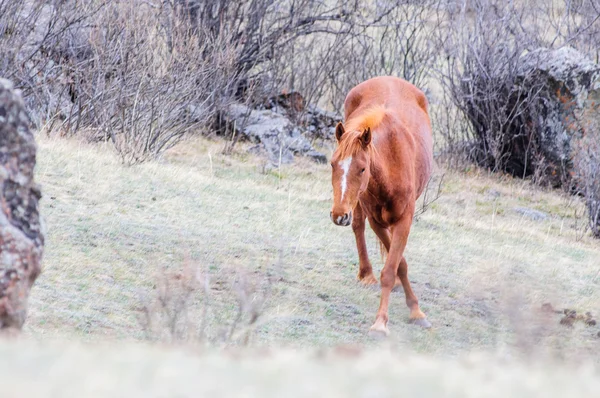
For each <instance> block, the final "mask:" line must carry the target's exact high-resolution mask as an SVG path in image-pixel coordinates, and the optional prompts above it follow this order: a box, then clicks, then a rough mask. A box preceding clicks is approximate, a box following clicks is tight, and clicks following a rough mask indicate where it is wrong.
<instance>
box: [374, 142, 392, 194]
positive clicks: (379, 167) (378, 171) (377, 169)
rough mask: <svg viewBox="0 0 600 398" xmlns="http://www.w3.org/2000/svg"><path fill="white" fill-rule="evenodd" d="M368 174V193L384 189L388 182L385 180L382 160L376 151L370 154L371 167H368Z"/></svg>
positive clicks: (385, 175)
mask: <svg viewBox="0 0 600 398" xmlns="http://www.w3.org/2000/svg"><path fill="white" fill-rule="evenodd" d="M370 169H371V170H370V173H371V175H370V176H369V191H372V193H373V192H378V191H381V190H382V189H385V187H386V183H387V181H388V178H387V174H388V173H387V170H386V168H385V167H384V164H383V159H381V157H380V156H379V154H378V153H377V150H374V151H373V152H372V153H371V165H370Z"/></svg>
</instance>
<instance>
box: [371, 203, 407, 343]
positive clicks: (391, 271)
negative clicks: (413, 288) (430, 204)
mask: <svg viewBox="0 0 600 398" xmlns="http://www.w3.org/2000/svg"><path fill="white" fill-rule="evenodd" d="M411 223H412V213H411V212H408V211H407V212H405V214H403V216H402V218H401V219H400V220H399V221H398V222H397V223H396V224H395V225H393V226H392V228H391V230H392V236H391V241H390V246H389V251H388V256H387V259H386V261H385V264H384V266H383V269H382V270H381V300H380V302H379V310H378V311H377V316H376V318H375V323H374V324H373V326H371V329H370V330H369V334H371V335H375V336H387V335H388V334H389V333H390V332H389V330H388V327H387V323H388V306H389V302H390V293H391V292H392V289H393V287H394V284H395V282H396V276H397V275H398V266H399V265H400V261H401V260H402V257H403V255H404V248H405V247H406V242H407V241H408V233H409V231H410V225H411Z"/></svg>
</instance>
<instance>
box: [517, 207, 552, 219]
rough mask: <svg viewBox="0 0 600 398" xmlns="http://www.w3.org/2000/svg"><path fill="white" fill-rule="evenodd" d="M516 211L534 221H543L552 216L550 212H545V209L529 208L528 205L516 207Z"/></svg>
mask: <svg viewBox="0 0 600 398" xmlns="http://www.w3.org/2000/svg"><path fill="white" fill-rule="evenodd" d="M514 211H515V212H516V213H518V214H520V215H522V216H524V217H527V218H529V219H531V220H534V221H543V220H547V219H548V218H550V215H549V214H548V213H544V212H543V211H539V210H534V209H529V208H527V207H515V208H514Z"/></svg>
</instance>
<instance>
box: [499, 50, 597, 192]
mask: <svg viewBox="0 0 600 398" xmlns="http://www.w3.org/2000/svg"><path fill="white" fill-rule="evenodd" d="M521 60H522V64H521V65H520V69H519V79H518V83H517V84H520V85H522V87H523V88H524V89H525V91H527V90H528V89H529V88H531V87H536V86H539V87H540V88H541V91H540V94H539V95H540V97H541V98H540V102H539V106H537V107H536V112H537V114H536V115H533V116H532V117H531V118H532V119H535V120H534V121H535V122H537V125H538V126H537V128H536V131H535V138H534V142H533V143H527V142H525V143H524V144H525V145H527V147H531V148H536V150H537V151H539V153H538V155H537V159H536V164H535V165H534V166H533V165H530V166H524V167H534V168H535V170H533V173H534V174H536V175H537V176H539V177H540V178H541V179H542V181H545V182H548V183H550V184H551V185H553V186H560V185H563V184H565V183H568V182H570V179H571V175H572V168H573V162H572V155H573V154H572V149H571V148H572V146H573V145H572V140H573V139H574V138H575V139H577V138H578V137H579V136H580V135H581V134H582V127H581V126H582V125H586V124H587V122H586V120H585V118H586V117H590V115H593V114H594V112H590V108H592V107H597V106H598V100H599V99H600V65H597V64H595V63H594V62H592V61H591V60H589V59H587V58H586V57H585V56H584V55H582V54H581V53H579V52H578V51H577V50H575V49H573V48H570V47H563V48H560V49H557V50H548V49H538V50H535V51H532V52H530V53H528V54H526V55H524V56H523V58H522V59H521ZM534 85H535V86H534ZM536 90H537V89H536ZM511 151H512V153H513V154H514V155H509V156H520V157H523V152H524V151H520V150H515V148H511ZM515 161H516V162H525V163H526V162H527V161H526V160H525V159H515ZM529 163H530V164H531V160H529ZM515 174H519V173H518V172H516V173H515ZM523 174H527V173H523Z"/></svg>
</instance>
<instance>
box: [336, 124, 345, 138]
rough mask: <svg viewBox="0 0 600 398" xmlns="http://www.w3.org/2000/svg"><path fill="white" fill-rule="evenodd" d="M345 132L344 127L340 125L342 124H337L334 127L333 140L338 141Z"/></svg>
mask: <svg viewBox="0 0 600 398" xmlns="http://www.w3.org/2000/svg"><path fill="white" fill-rule="evenodd" d="M345 131H346V130H344V125H343V124H342V122H339V123H338V124H337V126H335V138H336V139H337V140H338V141H339V140H341V139H342V135H344V132H345Z"/></svg>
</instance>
